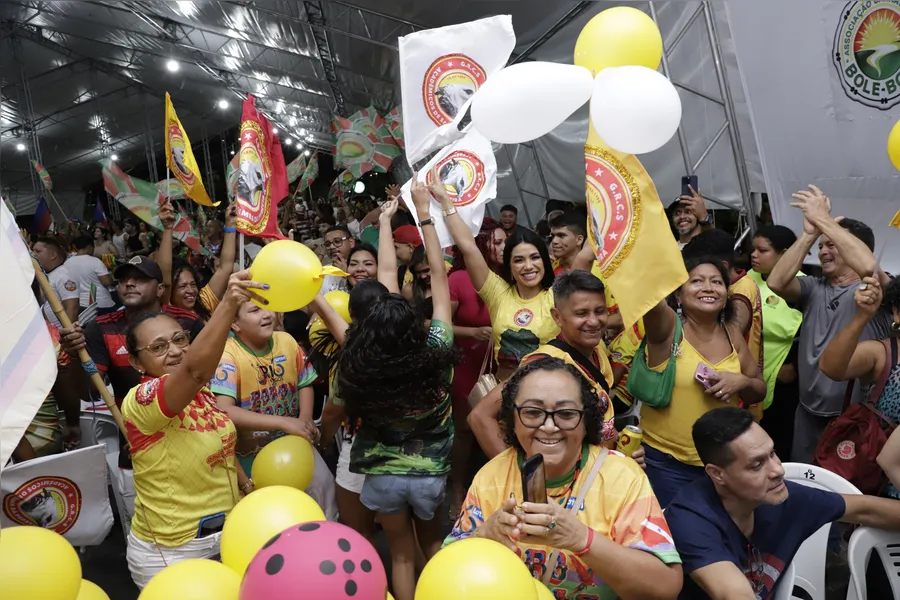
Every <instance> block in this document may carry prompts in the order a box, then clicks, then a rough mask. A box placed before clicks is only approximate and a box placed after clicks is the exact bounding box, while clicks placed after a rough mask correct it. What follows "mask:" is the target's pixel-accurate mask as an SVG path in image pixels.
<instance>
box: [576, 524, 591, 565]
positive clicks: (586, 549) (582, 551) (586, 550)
mask: <svg viewBox="0 0 900 600" xmlns="http://www.w3.org/2000/svg"><path fill="white" fill-rule="evenodd" d="M593 543H594V529H593V528H592V527H588V539H587V545H585V547H584V550H581V551H579V552H573V553H572V555H573V556H577V557H578V558H581V557H582V556H584V555H585V554H587V553H588V552H590V551H591V545H592V544H593Z"/></svg>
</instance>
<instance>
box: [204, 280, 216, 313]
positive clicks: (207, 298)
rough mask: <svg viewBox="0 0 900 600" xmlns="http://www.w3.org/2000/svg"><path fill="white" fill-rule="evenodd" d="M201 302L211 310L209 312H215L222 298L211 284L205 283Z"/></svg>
mask: <svg viewBox="0 0 900 600" xmlns="http://www.w3.org/2000/svg"><path fill="white" fill-rule="evenodd" d="M200 302H202V303H203V306H205V307H206V310H208V311H209V314H213V313H214V312H216V308H217V307H218V306H219V302H220V300H219V298H218V297H217V296H216V295H215V294H214V293H213V291H212V290H211V289H210V287H209V284H207V285H204V286H203V288H202V289H201V290H200Z"/></svg>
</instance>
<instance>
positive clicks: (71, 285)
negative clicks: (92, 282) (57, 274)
mask: <svg viewBox="0 0 900 600" xmlns="http://www.w3.org/2000/svg"><path fill="white" fill-rule="evenodd" d="M64 287H65V288H66V289H67V290H68V291H70V292H74V291H75V290H77V289H78V285H77V284H76V283H75V282H74V281H72V280H69V281H66V283H65V284H64Z"/></svg>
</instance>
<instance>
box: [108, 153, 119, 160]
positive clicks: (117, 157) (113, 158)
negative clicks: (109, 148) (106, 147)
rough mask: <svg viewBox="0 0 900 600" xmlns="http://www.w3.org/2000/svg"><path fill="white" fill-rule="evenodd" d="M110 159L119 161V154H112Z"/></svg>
mask: <svg viewBox="0 0 900 600" xmlns="http://www.w3.org/2000/svg"><path fill="white" fill-rule="evenodd" d="M109 158H110V159H111V160H119V155H118V154H110V155H109Z"/></svg>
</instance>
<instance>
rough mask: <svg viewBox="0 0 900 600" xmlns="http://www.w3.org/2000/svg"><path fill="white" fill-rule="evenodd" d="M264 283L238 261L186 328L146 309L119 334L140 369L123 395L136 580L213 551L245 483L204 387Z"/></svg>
mask: <svg viewBox="0 0 900 600" xmlns="http://www.w3.org/2000/svg"><path fill="white" fill-rule="evenodd" d="M267 287H268V286H266V285H265V284H262V283H258V282H254V281H251V280H250V274H249V272H247V271H242V272H240V273H236V274H234V275H232V276H231V279H230V281H229V283H228V289H227V290H226V292H225V295H224V297H223V298H222V302H221V303H220V304H219V306H218V308H217V309H216V311H215V313H213V316H212V318H210V320H209V322H208V323H207V325H206V327H204V329H203V331H202V332H201V333H200V334H199V335H198V336H197V339H196V340H194V344H193V345H191V346H190V348H188V345H189V344H190V337H189V336H188V335H187V334H186V333H185V332H184V331H182V329H181V326H180V325H179V324H178V323H177V322H176V321H175V320H174V319H172V318H171V317H169V316H167V315H165V314H162V313H146V314H143V315H140V316H139V317H136V318H134V319H132V321H131V324H130V325H129V327H128V332H127V334H126V342H125V344H126V348H127V350H128V354H129V360H130V362H131V364H132V366H134V368H135V369H137V370H138V371H139V372H140V373H141V375H142V379H141V383H140V385H138V386H137V387H135V388H133V389H132V390H131V391H130V392H129V393H128V395H127V396H126V397H125V400H124V401H123V403H122V416H123V418H124V419H125V424H126V434H127V437H128V443H129V445H130V446H131V455H132V460H133V464H134V487H135V492H136V498H135V502H134V504H135V513H134V518H133V519H132V523H131V532H130V533H129V535H128V551H127V555H126V556H127V559H128V567H129V569H130V571H131V576H132V579H134V582H135V584H137V586H138V587H139V588H143V587H144V586H145V585H146V584H147V582H148V581H149V580H150V578H151V577H153V575H155V574H156V573H157V572H158V571H160V570H162V569H163V568H164V567H165V566H166V565H169V564H172V563H174V562H178V561H181V560H185V559H188V558H209V557H212V556H215V555H217V554H218V553H219V539H220V537H221V530H222V526H223V525H224V521H225V516H226V515H227V514H228V513H229V512H230V511H231V509H232V508H233V507H234V505H235V504H236V503H237V501H238V499H239V490H240V492H243V493H249V492H251V491H252V490H253V484H252V482H251V481H249V479H248V478H247V477H246V475H245V474H244V472H243V470H242V469H241V467H240V465H239V464H238V463H237V461H236V460H235V453H234V448H235V442H236V441H237V432H236V430H235V427H234V424H233V423H232V421H231V419H230V418H229V417H228V414H227V413H225V412H222V411H221V410H219V409H218V408H217V407H216V404H215V398H214V397H213V395H212V393H211V392H210V391H209V388H208V387H206V386H207V383H208V382H209V380H210V378H211V377H212V376H213V374H214V372H215V370H216V366H217V365H218V363H219V358H220V357H221V355H222V350H223V348H224V346H225V341H226V340H227V338H228V334H229V331H230V328H231V323H232V322H233V321H234V315H235V313H236V312H237V311H238V309H239V308H240V307H241V306H242V305H244V304H246V303H247V301H248V300H250V299H251V298H255V299H257V300H258V301H260V302H263V303H266V302H267V301H266V300H264V299H262V298H261V297H259V296H257V295H256V294H255V293H254V290H255V289H266V288H267Z"/></svg>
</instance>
